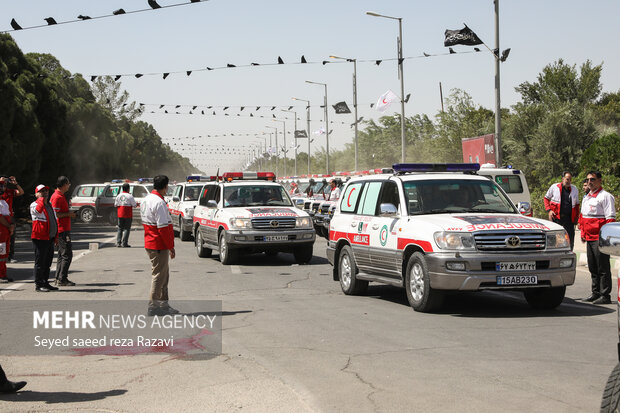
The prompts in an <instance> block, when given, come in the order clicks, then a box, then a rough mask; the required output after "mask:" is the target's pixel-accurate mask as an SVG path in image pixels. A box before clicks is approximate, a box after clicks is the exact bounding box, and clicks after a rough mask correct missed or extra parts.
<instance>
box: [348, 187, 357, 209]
mask: <svg viewBox="0 0 620 413" xmlns="http://www.w3.org/2000/svg"><path fill="white" fill-rule="evenodd" d="M356 189H357V188H353V189H351V192H349V196H348V197H347V206H348V207H349V208H351V194H352V193H353V191H355V190H356Z"/></svg>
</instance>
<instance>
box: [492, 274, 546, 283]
mask: <svg viewBox="0 0 620 413" xmlns="http://www.w3.org/2000/svg"><path fill="white" fill-rule="evenodd" d="M535 284H538V276H536V275H500V276H498V277H497V285H535Z"/></svg>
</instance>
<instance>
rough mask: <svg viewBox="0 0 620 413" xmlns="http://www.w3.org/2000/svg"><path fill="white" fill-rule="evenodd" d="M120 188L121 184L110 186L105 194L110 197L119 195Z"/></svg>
mask: <svg viewBox="0 0 620 413" xmlns="http://www.w3.org/2000/svg"><path fill="white" fill-rule="evenodd" d="M120 188H121V187H120V186H111V187H109V188H108V190H107V191H105V196H106V197H108V198H110V197H113V196H116V195H118V190H119V189H120Z"/></svg>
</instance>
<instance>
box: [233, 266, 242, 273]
mask: <svg viewBox="0 0 620 413" xmlns="http://www.w3.org/2000/svg"><path fill="white" fill-rule="evenodd" d="M230 271H232V273H233V274H241V267H240V266H238V265H231V266H230Z"/></svg>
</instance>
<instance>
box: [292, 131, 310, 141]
mask: <svg viewBox="0 0 620 413" xmlns="http://www.w3.org/2000/svg"><path fill="white" fill-rule="evenodd" d="M295 137H296V138H298V139H299V138H307V137H308V135H307V134H306V131H305V130H296V131H295Z"/></svg>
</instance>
